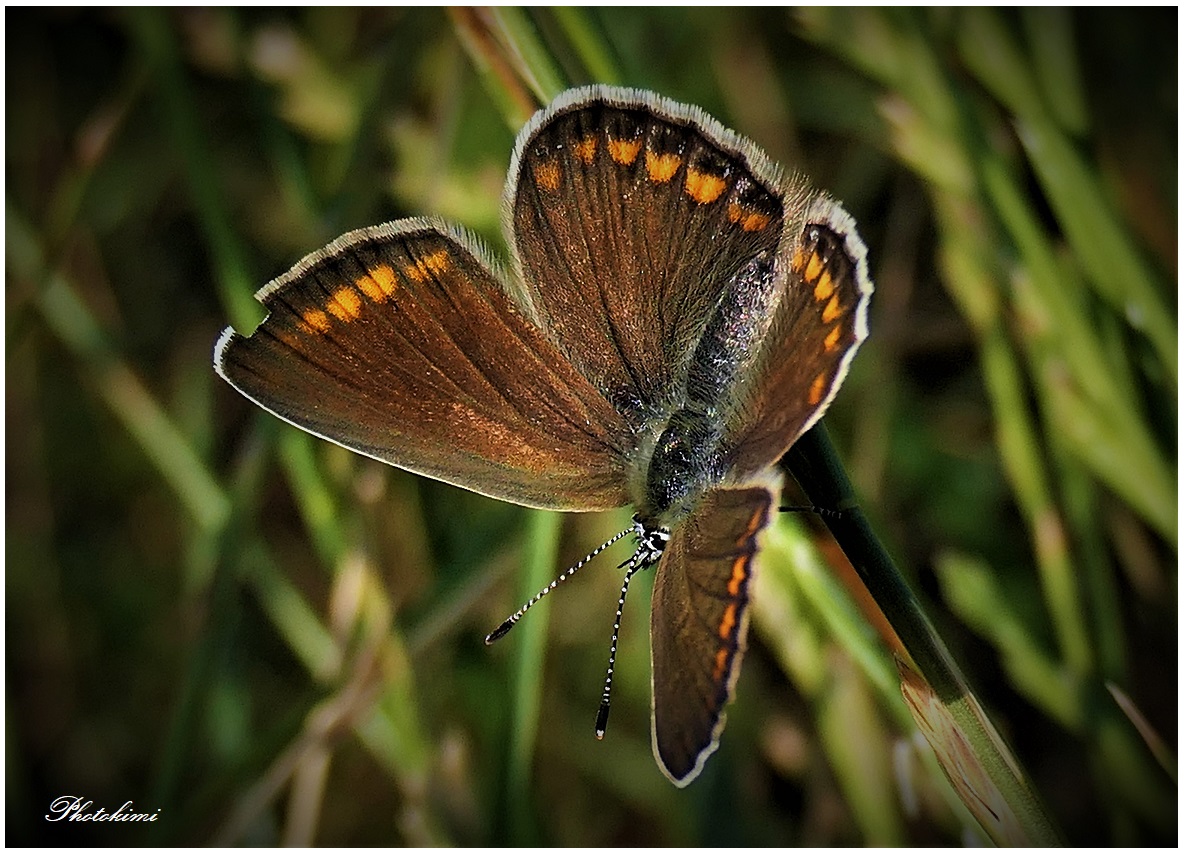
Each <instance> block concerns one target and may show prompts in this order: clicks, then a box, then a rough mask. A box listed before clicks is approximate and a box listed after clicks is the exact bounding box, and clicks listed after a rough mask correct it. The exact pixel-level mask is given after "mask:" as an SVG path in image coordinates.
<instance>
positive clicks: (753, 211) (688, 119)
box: [505, 87, 784, 416]
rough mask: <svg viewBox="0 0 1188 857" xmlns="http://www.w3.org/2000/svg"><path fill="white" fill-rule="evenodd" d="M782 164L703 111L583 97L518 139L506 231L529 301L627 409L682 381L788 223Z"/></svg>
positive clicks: (599, 93)
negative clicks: (716, 320) (741, 273)
mask: <svg viewBox="0 0 1188 857" xmlns="http://www.w3.org/2000/svg"><path fill="white" fill-rule="evenodd" d="M781 187H782V184H781V179H780V176H779V174H778V170H777V168H776V167H775V166H774V164H772V163H771V162H770V161H769V160H768V159H767V158H766V156H765V155H763V153H762V152H760V151H759V150H758V149H757V148H756V147H755V146H753V145H752V144H750V143H748V142H747V141H745V140H743V139H742V138H740V137H738V136H737V135H735V134H734V133H733V132H731V131H728V130H726V129H725V128H723V127H722V126H721V125H719V124H718V123H717V122H716V121H714V120H713V119H712V118H710V117H709V116H707V115H706V114H705V113H703V112H702V111H700V110H698V109H696V108H691V107H685V106H681V105H677V104H675V103H673V102H670V101H668V100H666V99H660V98H658V97H657V96H655V95H652V94H650V93H644V92H640V91H636V90H625V89H614V88H609V87H591V88H586V89H580V90H575V91H573V92H572V93H570V94H568V95H567V96H564V97H562V98H560V99H558V100H557V101H556V102H554V103H553V104H552V105H551V106H550V107H549V108H548V110H546V111H543V112H542V113H540V114H538V115H537V116H536V117H535V118H534V119H533V121H532V122H530V123H529V124H528V126H526V128H525V129H524V131H523V132H521V135H520V138H519V140H518V141H517V145H516V151H515V155H514V156H513V160H512V170H511V174H510V176H509V185H508V191H507V193H506V194H505V201H506V209H505V219H506V223H505V226H506V231H507V232H508V240H509V243H510V244H511V245H512V246H513V248H514V255H513V264H514V265H515V266H516V267H517V269H518V270H519V271H520V272H521V273H522V279H523V282H524V285H525V289H526V296H525V303H527V304H530V305H531V307H532V308H533V311H534V312H535V313H536V314H537V316H538V320H539V322H540V324H541V326H542V327H543V328H544V329H545V330H546V331H548V334H549V335H550V336H551V337H552V338H553V340H554V341H555V342H556V343H557V345H558V347H559V348H560V349H561V350H562V351H563V352H564V353H565V354H566V356H567V357H568V358H569V360H570V361H571V362H572V363H573V364H574V365H575V366H577V367H578V369H579V370H581V372H582V373H583V374H584V375H585V376H586V377H587V378H589V379H590V380H591V381H592V382H593V383H594V384H595V386H596V387H598V389H600V390H602V391H603V392H604V394H605V395H606V396H607V397H608V398H610V399H611V401H613V402H614V403H615V404H616V405H617V406H619V407H620V408H621V409H623V410H625V411H626V412H628V413H642V414H644V415H645V416H646V415H647V414H648V406H650V405H654V404H657V403H662V402H664V401H665V400H666V399H668V398H669V397H671V396H672V395H673V392H674V390H676V389H678V387H676V386H675V385H679V384H681V383H683V381H684V378H685V375H686V369H687V366H688V364H689V361H690V359H691V358H692V352H693V348H694V347H695V345H696V342H697V339H698V337H699V336H700V335H701V332H702V330H703V329H704V327H705V325H706V323H707V322H708V320H709V319H710V318H711V316H712V315H713V312H714V309H715V307H716V306H717V304H718V302H719V301H720V298H721V293H722V288H723V284H724V283H726V282H727V281H728V280H729V279H730V278H731V277H732V276H734V274H735V273H736V272H737V271H738V270H739V269H740V268H741V267H742V266H743V265H745V264H746V263H747V262H748V261H749V260H750V259H751V258H752V257H754V256H755V255H756V254H759V253H761V252H765V251H766V252H767V253H769V254H771V255H774V254H775V251H776V249H777V247H778V246H779V243H780V240H781V234H782V230H783V223H784V216H783V215H784V200H783V194H782V191H781V189H780V188H781Z"/></svg>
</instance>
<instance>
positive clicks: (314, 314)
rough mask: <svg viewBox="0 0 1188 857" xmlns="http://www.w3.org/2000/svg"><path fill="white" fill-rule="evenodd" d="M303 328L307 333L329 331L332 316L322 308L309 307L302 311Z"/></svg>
mask: <svg viewBox="0 0 1188 857" xmlns="http://www.w3.org/2000/svg"><path fill="white" fill-rule="evenodd" d="M301 329H302V330H304V331H305V332H306V333H328V332H329V331H330V316H328V315H326V313H324V312H322V311H321V310H320V309H307V310H306V311H305V312H303V313H301Z"/></svg>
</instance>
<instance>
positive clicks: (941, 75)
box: [5, 9, 1178, 846]
mask: <svg viewBox="0 0 1188 857" xmlns="http://www.w3.org/2000/svg"><path fill="white" fill-rule="evenodd" d="M5 23H6V45H5V47H6V53H7V56H6V72H7V75H6V86H7V89H6V96H7V113H6V120H7V121H6V126H5V128H6V180H7V182H6V199H5V206H6V215H7V217H6V223H5V227H6V234H5V238H6V241H5V249H6V310H7V312H6V354H5V356H6V404H7V408H6V429H7V433H6V438H7V446H6V461H7V471H6V476H7V479H6V484H7V492H6V500H7V506H6V512H7V520H6V537H7V538H6V552H5V558H6V561H7V563H6V569H7V574H6V596H7V611H6V644H7V646H6V660H5V667H6V685H5V691H6V702H7V717H6V750H7V753H6V772H5V773H6V797H7V807H6V820H7V830H6V841H7V843H8V844H52V843H61V844H106V845H123V844H169V845H173V844H206V843H211V842H223V843H245V844H273V843H280V842H289V843H315V844H321V845H331V844H348V845H362V844H371V845H381V844H411V845H426V844H463V845H466V844H470V845H478V844H513V843H514V844H549V845H590V846H598V845H628V844H635V845H688V844H704V845H727V844H732V845H817V844H824V845H856V844H936V843H961V842H983V841H985V839H984V834H983V833H982V832H981V831H979V829H978V828H977V826H976V825H975V824H974V823H973V822H972V820H971V818H970V816H969V814H968V813H967V811H966V810H965V809H964V807H962V805H961V803H960V800H959V799H958V798H957V797H956V796H955V794H954V792H953V790H952V789H951V788H950V787H949V785H948V783H947V782H946V781H945V779H944V777H943V776H941V774H940V773H939V770H938V769H937V767H936V764H935V762H934V761H933V759H932V756H931V753H930V752H929V751H928V749H927V745H926V743H925V742H924V740H923V739H922V738H921V737H920V736H919V735H918V734H916V732H915V728H914V724H913V721H912V720H911V718H910V716H909V715H908V714H907V710H906V708H905V706H904V704H903V701H902V698H901V697H900V695H899V691H898V678H897V676H896V673H895V667H894V663H893V661H892V658H891V655H890V653H889V652H890V647H889V646H888V644H887V643H886V640H885V635H884V636H882V637H881V636H880V634H879V632H878V631H877V630H875V629H876V628H877V626H878V623H877V622H876V623H875V624H874V625H873V626H872V625H871V624H868V623H867V621H866V620H865V619H864V616H869V615H870V611H869V610H868V609H867V608H865V607H864V604H863V600H862V594H861V592H860V591H859V589H858V587H857V586H856V585H855V584H854V583H853V580H854V578H853V577H852V573H851V572H850V571H849V570H848V568H847V566H846V563H845V561H844V558H843V557H842V556H841V555H840V554H839V553H838V552H837V550H836V548H835V547H834V546H832V544H831V543H830V542H829V541H828V540H827V539H826V538H824V537H823V536H822V535H821V533H820V530H819V528H818V527H816V525H815V522H814V521H813V520H811V519H810V518H809V517H808V516H804V515H799V516H798V515H785V516H783V518H784V520H782V521H781V522H780V526H779V527H778V528H777V531H776V532H774V533H773V535H772V538H771V540H770V545H769V547H768V549H767V550H765V552H764V557H763V561H764V568H763V576H762V577H761V579H760V583H761V586H760V589H759V590H758V591H757V593H756V599H755V606H754V611H753V617H752V623H751V631H752V633H751V643H750V650H749V653H748V655H747V658H746V662H745V665H744V667H743V670H742V677H741V680H740V682H739V686H738V693H737V699H736V701H735V702H734V704H733V705H732V707H731V708H730V709H729V725H728V727H727V729H726V731H725V734H724V739H723V743H722V747H721V749H720V750H719V751H718V753H717V754H716V755H715V756H714V757H712V759H711V760H710V762H709V764H708V765H707V767H706V770H705V772H704V773H703V774H702V776H701V777H700V779H699V780H698V781H697V782H696V783H695V784H694V785H693V786H691V787H690V788H688V789H686V790H683V791H678V790H676V789H674V788H673V787H672V786H671V785H670V784H669V783H668V782H667V780H665V779H664V778H663V777H662V775H661V774H660V773H659V772H658V770H657V769H656V766H655V763H654V761H653V760H652V755H651V750H650V746H649V741H650V738H649V721H648V716H649V715H648V704H649V692H650V691H649V666H648V645H647V595H646V592H647V587H648V585H649V583H648V581H643V580H641V581H638V582H637V583H636V585H635V587H634V588H633V592H632V597H631V598H630V599H629V600H628V605H627V612H626V616H625V624H624V632H623V635H622V638H621V645H620V657H619V665H618V670H617V672H616V684H615V697H614V707H613V713H612V717H611V723H610V730H609V733H608V736H607V738H606V740H605V741H603V742H601V743H600V742H596V741H595V740H594V738H593V719H594V714H595V710H596V707H597V700H598V696H599V693H600V690H601V682H602V676H603V671H604V669H605V658H606V653H607V646H608V642H609V632H610V624H611V620H612V618H613V615H614V604H615V600H616V593H617V591H618V587H619V585H620V580H621V579H620V577H619V574H618V572H614V571H612V568H611V566H612V565H613V563H614V562H617V561H618V560H619V559H622V558H623V557H620V556H617V555H616V556H615V557H614V558H612V559H605V560H604V561H601V563H600V564H599V565H595V566H593V567H591V568H590V569H588V570H587V571H585V572H584V573H583V574H582V575H581V576H579V577H578V578H576V579H575V580H574V581H573V582H571V583H567V584H566V586H565V587H564V588H563V589H562V590H561V591H559V592H558V593H556V594H555V595H553V596H552V597H551V598H550V599H548V600H547V601H546V602H544V603H542V604H541V605H540V606H539V607H538V608H537V609H534V611H533V614H530V617H529V619H527V620H526V621H525V622H524V623H522V624H521V626H518V627H517V629H516V631H515V632H514V633H513V634H512V635H510V636H509V637H508V638H507V639H506V640H504V641H502V642H501V643H500V644H499V645H497V646H495V647H492V648H486V647H485V646H483V644H482V638H483V635H484V634H485V633H486V632H487V631H488V630H490V629H491V628H493V627H494V626H495V625H497V624H498V623H499V622H500V621H501V620H502V619H503V618H504V617H505V616H506V614H507V613H509V612H510V611H512V610H513V609H515V608H516V607H517V606H518V605H519V604H520V602H521V601H522V599H523V596H524V595H525V594H526V593H528V592H530V591H532V590H533V589H534V588H535V587H538V586H539V585H541V584H542V583H544V582H547V581H548V579H550V578H551V577H552V576H553V575H554V574H555V573H556V572H557V571H559V570H561V569H562V568H564V567H565V566H566V565H568V564H569V563H570V562H572V561H573V560H575V559H577V558H579V557H581V556H583V555H584V554H585V553H586V552H587V551H588V550H589V549H590V548H591V547H593V546H594V545H596V544H599V543H601V542H602V541H603V540H604V539H605V538H606V537H607V536H608V535H610V534H611V533H612V532H615V531H617V529H618V528H620V527H621V525H622V522H623V520H624V515H622V514H606V515H602V514H600V515H588V516H564V517H553V516H542V515H534V514H529V513H527V512H525V511H524V510H521V509H517V508H514V507H510V506H506V505H502V504H499V503H496V502H493V501H488V500H486V499H484V498H480V497H477V496H475V495H471V494H468V493H466V492H463V491H459V490H456V489H452V488H449V487H446V486H443V485H439V484H435V483H430V482H427V481H424V480H418V479H415V478H413V477H411V476H409V475H407V474H403V473H400V472H397V471H394V470H391V469H386V468H383V467H381V466H379V465H377V464H376V463H374V462H371V461H367V460H363V459H360V458H358V457H355V456H352V455H350V454H349V453H346V452H344V451H343V450H341V449H338V448H337V447H333V446H331V445H329V444H326V443H322V442H318V441H314V440H312V439H309V438H307V437H304V436H302V435H301V434H300V433H299V432H296V431H294V430H290V429H288V428H287V427H282V426H280V425H279V424H278V423H277V421H276V420H274V419H272V418H270V417H268V416H267V415H265V414H263V413H260V412H258V410H257V409H255V408H254V407H253V406H251V405H250V404H249V403H248V402H247V401H246V400H244V399H242V398H241V397H239V396H238V395H237V394H235V393H234V392H233V391H232V390H230V388H228V387H227V386H226V385H225V384H223V383H222V382H221V381H219V380H218V379H217V378H216V377H215V375H214V373H213V372H212V371H211V369H210V354H211V348H212V345H213V342H214V340H215V338H216V336H217V335H218V333H219V331H220V330H221V329H222V327H223V326H224V325H225V324H226V323H228V322H234V323H235V324H236V325H237V326H238V327H239V328H240V329H241V330H244V329H250V327H251V326H252V325H253V324H254V323H255V321H257V320H258V319H259V318H260V316H261V315H262V313H261V311H260V308H259V306H258V305H257V304H255V303H254V301H252V299H251V295H252V293H253V292H254V291H255V289H256V288H258V287H259V286H260V285H262V284H263V283H264V282H266V281H267V280H269V279H270V278H272V277H274V276H276V275H278V274H280V273H282V272H283V271H284V270H285V269H286V268H287V267H288V266H289V265H291V264H292V263H293V262H294V261H296V260H297V259H298V258H300V257H301V256H303V255H304V254H306V253H307V252H309V251H311V250H313V249H316V248H317V247H319V246H321V245H322V244H324V243H326V242H327V241H329V240H331V239H332V238H334V237H335V236H336V235H338V234H339V233H341V232H343V231H345V230H347V229H350V228H355V227H358V226H363V225H367V224H371V223H378V222H381V221H383V220H389V219H392V218H396V217H401V216H406V215H414V214H430V213H431V214H438V215H441V216H444V217H446V218H448V219H450V220H455V221H458V222H461V223H463V224H465V225H466V226H467V227H469V228H471V229H473V230H474V231H476V232H478V233H479V234H481V235H482V236H484V237H485V238H486V239H487V240H488V241H489V242H490V243H491V244H492V246H494V247H497V248H499V249H502V243H501V238H500V236H499V225H498V224H499V220H498V213H499V198H500V194H501V191H502V185H503V180H504V175H505V171H506V168H507V162H508V158H509V155H510V150H511V145H512V142H513V139H514V132H515V129H516V128H517V127H518V125H519V123H520V122H521V121H522V120H523V119H524V118H526V115H527V111H529V110H530V109H531V107H532V97H533V95H535V96H537V97H539V96H541V95H542V94H543V93H548V92H551V91H552V90H554V89H555V88H557V87H559V86H564V85H568V84H569V83H583V82H589V81H594V80H601V81H606V82H616V83H621V84H628V85H633V86H640V87H646V88H649V89H654V90H656V91H659V92H661V93H663V94H665V95H669V96H671V97H673V98H677V99H679V100H683V101H687V102H692V103H695V104H698V105H700V106H702V107H704V108H705V109H706V110H708V111H710V112H711V113H712V114H713V115H715V116H716V117H718V118H719V119H721V120H722V121H723V122H724V123H725V124H726V125H728V126H730V127H732V128H735V129H737V130H738V131H740V132H741V133H743V134H746V135H748V136H750V137H751V138H753V139H754V140H756V141H757V142H758V143H759V144H760V145H761V146H762V147H763V148H765V149H766V150H767V151H768V152H769V153H770V154H771V155H772V157H774V158H775V159H776V160H778V161H780V162H782V163H784V164H786V165H789V166H793V167H795V168H796V169H798V170H800V171H802V172H804V173H806V174H807V175H808V176H809V177H811V179H812V180H813V181H814V183H815V184H817V185H818V186H820V187H823V188H825V189H827V190H829V191H830V192H831V193H832V194H834V195H835V196H836V197H837V198H839V199H841V200H842V201H843V202H844V204H845V205H846V207H847V208H848V209H849V211H850V212H851V213H852V214H853V215H854V216H855V218H856V220H857V221H858V224H859V226H860V229H861V232H862V234H863V236H864V238H865V240H866V242H867V244H868V245H869V247H870V251H871V261H872V269H873V270H872V273H873V275H874V279H875V283H876V294H875V302H874V305H873V308H872V318H871V326H872V332H873V333H872V337H871V339H870V340H869V341H868V342H867V344H866V345H865V346H864V347H863V349H862V351H861V352H860V354H859V355H858V359H857V360H856V362H855V363H854V366H853V368H852V370H851V374H850V378H849V379H848V381H847V383H846V385H845V387H844V388H843V390H842V392H841V396H840V397H839V399H838V401H837V402H836V403H835V404H834V405H833V407H832V408H831V410H830V413H829V416H828V418H827V420H826V422H827V424H828V425H829V427H830V430H831V432H832V434H833V436H834V439H835V442H836V444H837V445H838V447H839V448H840V449H841V451H842V453H843V456H844V457H845V458H846V460H847V461H848V462H849V467H850V472H851V475H852V477H853V479H854V481H855V483H856V485H857V486H858V489H859V492H860V494H861V496H862V501H863V505H864V507H865V508H866V510H867V513H868V514H869V515H870V516H871V517H872V518H873V519H874V521H875V522H876V526H877V528H878V529H879V531H880V532H881V534H882V535H883V537H884V539H885V540H886V543H887V545H888V547H889V548H890V550H891V552H892V553H893V554H894V555H895V556H896V557H897V558H898V559H899V561H900V563H901V568H902V569H903V571H904V572H905V574H906V575H907V576H908V577H909V579H910V580H911V582H912V584H913V586H914V587H915V588H916V590H917V591H918V592H919V593H920V595H921V597H922V598H923V599H924V601H925V603H926V605H927V607H928V609H929V611H930V613H931V615H932V616H933V617H934V619H935V621H936V623H937V625H938V628H939V629H940V631H941V634H942V636H943V637H944V639H945V641H946V642H947V644H948V646H949V647H950V649H951V650H952V651H953V652H954V654H955V656H956V657H957V659H958V661H959V662H960V663H961V664H962V665H963V667H964V668H965V669H966V671H967V674H968V675H969V677H970V679H971V681H972V683H973V685H974V687H975V688H976V689H977V690H978V692H979V694H980V695H981V698H982V700H983V703H984V704H985V705H986V707H987V709H988V711H989V713H990V715H991V717H992V718H993V719H994V721H995V722H996V724H997V725H998V726H999V728H1000V729H1001V730H1002V732H1003V734H1004V735H1005V736H1006V737H1007V739H1008V740H1009V741H1010V742H1011V743H1012V745H1013V746H1014V748H1015V749H1016V750H1017V752H1018V755H1019V758H1020V761H1021V762H1022V764H1023V766H1024V768H1026V770H1027V772H1028V774H1029V775H1030V776H1031V778H1032V779H1033V781H1034V783H1035V785H1036V787H1037V789H1038V791H1039V793H1040V795H1041V796H1042V798H1043V799H1044V801H1045V802H1046V803H1047V805H1048V807H1049V809H1050V810H1051V813H1052V815H1053V818H1054V820H1055V821H1056V823H1057V825H1058V826H1059V828H1060V829H1061V830H1062V832H1063V835H1064V836H1065V837H1066V838H1067V839H1068V840H1069V841H1070V842H1072V843H1074V844H1080V845H1089V844H1094V845H1096V844H1114V845H1126V844H1171V843H1173V842H1175V841H1176V833H1177V828H1176V815H1175V795H1176V786H1175V772H1176V762H1175V752H1176V746H1177V742H1178V735H1177V714H1178V711H1177V706H1176V700H1177V684H1176V677H1177V672H1178V653H1177V648H1176V638H1177V630H1178V628H1177V598H1178V587H1177V580H1176V566H1177V552H1178V542H1177V537H1178V531H1177V514H1176V512H1177V499H1176V438H1177V429H1178V426H1177V409H1178V402H1177V395H1178V392H1177V390H1178V385H1177V364H1176V351H1177V330H1176V320H1175V316H1176V305H1177V295H1176V289H1175V283H1176V279H1177V258H1176V253H1177V242H1176V237H1177V222H1176V182H1175V177H1176V169H1177V158H1176V123H1177V119H1178V115H1177V109H1176V108H1177V98H1176V96H1177V92H1176V32H1177V21H1176V12H1175V11H1174V10H1172V9H1162V10H1086V11H1073V10H1035V11H1030V10H1029V11H1026V12H1012V11H1001V12H999V11H985V10H961V11H951V10H932V11H927V12H923V11H921V12H912V11H900V10H881V11H869V10H868V11H863V10H850V11H824V10H813V11H806V12H789V11H787V10H779V9H768V10H713V9H702V10H694V11H691V10H677V9H673V10H663V11H662V10H643V9H640V10H626V9H619V10H590V11H582V10H534V11H533V12H531V13H525V12H518V11H516V10H503V11H501V12H499V13H493V12H484V11H481V10H478V11H475V10H469V11H455V12H452V13H449V12H445V11H442V10H435V9H402V10H379V9H374V10H365V11H360V10H351V9H310V10H304V11H290V12H284V11H279V10H257V11H246V10H244V11H241V10H234V9H218V10H211V9H187V10H174V11H154V10H135V11H112V10H64V9H63V10H34V9H22V10H9V11H6V14H5ZM525 80H527V81H530V83H529V84H524V83H522V82H523V81H525ZM789 496H790V498H794V497H795V491H794V490H791V491H790V492H789ZM624 556H625V554H624ZM549 602H551V603H549ZM64 794H71V795H84V796H86V797H87V798H89V799H92V800H94V801H95V808H97V807H98V806H100V805H104V806H106V807H107V808H108V809H115V808H116V807H118V806H120V805H121V804H123V803H124V802H125V801H128V800H130V801H132V802H133V804H134V807H135V808H136V810H138V811H144V812H153V811H157V810H159V820H158V821H156V822H154V823H151V824H140V825H133V824H98V823H81V822H76V823H65V822H60V823H50V822H46V821H44V820H43V819H44V816H45V814H46V813H47V812H48V811H49V803H50V801H51V800H52V799H53V798H55V797H57V796H59V795H64Z"/></svg>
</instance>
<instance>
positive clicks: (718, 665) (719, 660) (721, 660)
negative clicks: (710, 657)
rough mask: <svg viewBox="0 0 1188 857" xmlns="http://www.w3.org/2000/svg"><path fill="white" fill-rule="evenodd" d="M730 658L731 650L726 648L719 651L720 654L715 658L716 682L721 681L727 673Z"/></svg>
mask: <svg viewBox="0 0 1188 857" xmlns="http://www.w3.org/2000/svg"><path fill="white" fill-rule="evenodd" d="M729 657H730V650H729V649H727V648H726V647H725V646H723V647H722V648H720V649H718V654H717V656H716V657H715V658H714V681H721V680H722V676H723V675H724V674H725V672H726V660H727V659H728V658H729Z"/></svg>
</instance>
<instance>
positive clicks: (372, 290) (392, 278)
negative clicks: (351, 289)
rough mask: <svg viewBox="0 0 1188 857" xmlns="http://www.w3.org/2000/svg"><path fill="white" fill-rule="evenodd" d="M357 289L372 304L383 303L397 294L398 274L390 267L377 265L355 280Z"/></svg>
mask: <svg viewBox="0 0 1188 857" xmlns="http://www.w3.org/2000/svg"><path fill="white" fill-rule="evenodd" d="M355 288H357V289H358V290H359V291H361V292H362V293H363V294H365V295H367V297H368V298H370V299H371V301H372V303H377V304H378V303H383V302H384V301H385V300H387V299H388V298H390V297H392V295H394V294H395V293H396V272H395V271H393V270H392V268H391V266H389V265H377V266H376V267H374V268H372V269H371V270H370V271H368V272H367V273H366V274H364V275H363V276H362V277H360V278H359V279H357V280H355Z"/></svg>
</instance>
